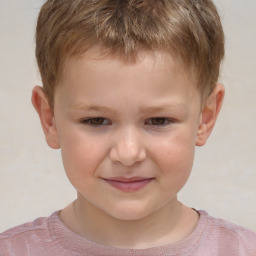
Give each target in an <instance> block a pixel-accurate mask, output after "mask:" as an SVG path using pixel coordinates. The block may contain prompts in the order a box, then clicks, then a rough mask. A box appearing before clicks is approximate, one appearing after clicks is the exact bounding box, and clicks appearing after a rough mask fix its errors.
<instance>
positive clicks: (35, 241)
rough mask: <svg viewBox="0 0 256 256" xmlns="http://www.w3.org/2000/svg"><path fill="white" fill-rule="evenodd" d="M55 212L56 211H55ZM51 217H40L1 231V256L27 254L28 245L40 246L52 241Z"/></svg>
mask: <svg viewBox="0 0 256 256" xmlns="http://www.w3.org/2000/svg"><path fill="white" fill-rule="evenodd" d="M54 214H55V213H54ZM49 218H50V217H40V218H37V219H36V220H34V221H32V222H28V223H25V224H22V225H19V226H17V227H14V228H11V229H9V230H7V231H5V232H3V233H0V252H1V253H2V254H1V253H0V256H2V255H10V254H9V253H10V250H11V251H12V253H13V254H12V255H21V254H19V253H23V252H24V254H25V252H27V250H28V247H31V248H32V247H35V246H40V245H42V244H44V245H45V244H48V243H50V242H51V240H52V239H51V234H50V231H49V228H48V226H49V225H48V222H49V221H48V220H49Z"/></svg>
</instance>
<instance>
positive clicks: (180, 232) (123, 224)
mask: <svg viewBox="0 0 256 256" xmlns="http://www.w3.org/2000/svg"><path fill="white" fill-rule="evenodd" d="M60 217H61V219H62V221H63V222H64V224H66V226H67V227H68V228H70V229H71V230H72V231H73V232H75V233H77V234H79V235H81V236H83V237H85V238H86V239H88V240H90V241H94V242H96V243H99V244H104V245H107V246H112V247H119V248H132V249H143V248H149V247H155V246H162V245H167V244H171V243H175V242H178V241H180V240H182V239H183V238H185V237H186V236H187V235H189V234H190V233H191V232H192V231H193V229H194V228H195V226H196V224H197V222H198V214H197V213H196V212H195V211H194V210H192V209H190V208H188V207H186V206H184V205H182V204H181V203H180V202H178V201H177V198H174V199H172V200H170V202H168V203H167V204H166V205H164V206H163V207H162V208H161V209H159V210H157V211H156V212H154V213H152V214H151V215H149V216H146V217H145V218H143V219H139V220H120V219H116V218H114V217H112V216H110V215H108V214H107V213H105V212H103V211H101V210H100V209H98V208H96V207H94V206H92V205H91V204H90V203H89V202H88V201H85V200H84V199H82V198H81V197H79V196H78V199H77V200H76V201H75V202H74V203H73V204H72V205H70V206H69V207H67V208H65V209H64V210H63V211H62V212H61V214H60Z"/></svg>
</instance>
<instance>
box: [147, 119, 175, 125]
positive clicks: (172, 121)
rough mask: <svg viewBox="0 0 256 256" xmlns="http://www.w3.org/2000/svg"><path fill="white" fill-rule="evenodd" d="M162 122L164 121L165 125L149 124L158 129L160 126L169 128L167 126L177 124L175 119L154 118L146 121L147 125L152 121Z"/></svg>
mask: <svg viewBox="0 0 256 256" xmlns="http://www.w3.org/2000/svg"><path fill="white" fill-rule="evenodd" d="M154 119H155V120H157V119H158V120H161V119H163V120H164V124H158V125H157V124H149V125H152V126H156V127H158V126H160V127H161V126H167V125H170V124H172V123H174V122H175V120H174V119H172V118H167V117H152V118H149V119H147V120H146V125H147V123H148V121H152V120H154Z"/></svg>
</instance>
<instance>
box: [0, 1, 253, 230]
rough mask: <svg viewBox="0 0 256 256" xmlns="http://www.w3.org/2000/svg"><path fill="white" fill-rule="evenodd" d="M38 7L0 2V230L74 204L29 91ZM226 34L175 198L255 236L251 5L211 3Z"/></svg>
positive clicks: (37, 80)
mask: <svg viewBox="0 0 256 256" xmlns="http://www.w3.org/2000/svg"><path fill="white" fill-rule="evenodd" d="M42 2H43V1H42V0H40V1H39V0H11V1H4V0H0V220H1V221H0V231H3V230H5V229H7V228H9V227H11V226H14V225H17V224H20V223H23V222H26V221H30V220H33V219H34V218H36V217H38V216H48V215H49V214H51V213H52V212H53V211H55V210H58V209H60V208H62V207H64V206H65V205H66V204H68V203H69V202H71V201H72V200H73V199H74V198H75V191H74V189H73V188H72V186H71V185H70V184H69V182H68V180H67V178H66V177H65V174H64V170H63V167H62V163H61V157H60V151H58V150H52V149H50V148H48V147H47V145H46V143H45V141H44V137H43V133H42V130H41V127H40V124H39V120H38V118H37V115H36V113H35V111H34V109H33V108H32V105H31V103H30V96H31V90H32V88H33V86H34V85H36V84H41V82H40V78H39V75H38V72H37V68H36V64H35V58H34V28H35V21H36V16H37V14H38V12H39V7H40V6H41V4H42ZM215 2H216V4H217V6H218V8H219V11H220V15H221V17H222V20H223V25H224V29H225V33H226V59H225V62H224V65H223V72H222V76H221V78H220V81H222V82H223V83H224V84H225V86H226V98H225V102H224V106H223V109H222V112H221V114H220V117H219V120H218V122H217V125H216V127H215V130H214V131H213V134H212V136H211V138H210V140H209V141H208V144H207V145H206V146H204V147H202V148H198V149H197V152H196V159H195V165H194V168H193V172H192V175H191V178H190V180H189V181H188V184H187V185H186V186H185V188H184V189H183V191H182V192H181V193H180V199H181V200H182V201H183V202H185V203H186V204H188V205H189V206H191V207H194V208H197V209H205V210H207V211H208V212H209V213H210V214H211V215H213V216H216V217H221V218H224V219H228V220H230V221H233V222H235V223H237V224H240V225H242V226H246V227H248V228H250V229H252V230H254V231H256V132H255V128H256V15H255V10H256V1H255V0H218V1H217V0H216V1H215Z"/></svg>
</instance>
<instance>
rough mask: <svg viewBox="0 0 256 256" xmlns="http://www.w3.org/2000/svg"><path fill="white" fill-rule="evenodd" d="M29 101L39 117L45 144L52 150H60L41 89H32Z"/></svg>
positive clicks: (54, 126)
mask: <svg viewBox="0 0 256 256" xmlns="http://www.w3.org/2000/svg"><path fill="white" fill-rule="evenodd" d="M31 101H32V104H33V106H34V108H35V109H36V111H37V113H38V115H39V118H40V121H41V125H42V128H43V131H44V134H45V139H46V142H47V144H48V145H49V146H50V147H51V148H54V149H58V148H60V145H59V139H58V133H57V129H56V125H55V120H54V114H53V111H52V109H51V108H50V106H49V103H48V99H47V97H46V95H45V93H44V91H43V88H42V87H40V86H36V87H35V88H34V89H33V91H32V98H31Z"/></svg>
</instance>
